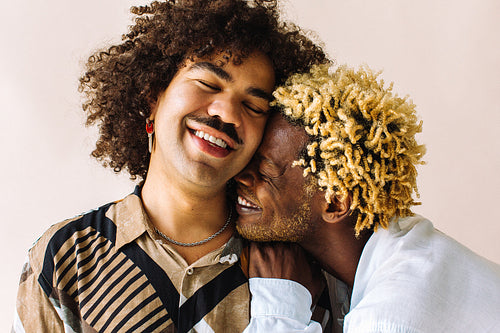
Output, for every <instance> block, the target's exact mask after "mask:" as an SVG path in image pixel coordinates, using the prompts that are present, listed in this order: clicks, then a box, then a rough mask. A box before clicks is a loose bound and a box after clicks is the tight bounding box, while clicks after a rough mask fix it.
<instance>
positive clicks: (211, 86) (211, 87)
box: [198, 80, 220, 91]
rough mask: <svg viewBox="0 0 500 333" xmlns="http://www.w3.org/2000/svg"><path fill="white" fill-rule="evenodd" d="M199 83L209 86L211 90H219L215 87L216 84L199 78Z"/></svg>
mask: <svg viewBox="0 0 500 333" xmlns="http://www.w3.org/2000/svg"><path fill="white" fill-rule="evenodd" d="M198 82H199V83H201V84H202V85H204V86H205V87H207V88H209V89H212V90H216V91H219V90H220V88H219V87H217V86H213V85H211V84H209V83H207V82H205V81H201V80H198Z"/></svg>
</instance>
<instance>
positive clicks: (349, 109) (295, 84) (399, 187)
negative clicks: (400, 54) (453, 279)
mask: <svg viewBox="0 0 500 333" xmlns="http://www.w3.org/2000/svg"><path fill="white" fill-rule="evenodd" d="M379 75H380V72H379V73H375V72H373V71H371V70H370V69H369V68H367V67H361V68H360V69H358V70H354V69H352V68H349V67H347V66H340V67H338V68H337V69H332V68H331V67H329V65H316V66H313V68H312V69H311V71H310V72H309V73H305V74H295V75H292V76H291V77H290V78H289V79H288V80H287V82H286V83H285V85H283V86H281V87H279V88H278V89H277V90H276V91H275V92H274V97H275V98H276V101H275V102H274V103H276V104H277V105H278V106H280V107H281V109H282V112H283V113H284V114H285V116H286V117H288V118H289V119H291V120H292V121H293V122H299V123H300V124H302V125H303V126H304V128H305V130H306V132H307V133H308V135H309V136H310V138H311V140H310V142H309V144H308V145H307V149H306V150H307V153H306V154H304V155H305V156H303V158H301V159H300V160H298V161H295V162H294V165H300V166H302V167H304V177H305V176H307V175H313V176H314V177H315V178H316V179H317V182H318V185H319V187H320V188H321V189H322V190H324V191H325V198H326V200H327V201H328V202H331V198H332V196H333V195H335V196H338V197H340V198H341V200H345V199H346V198H347V197H348V196H349V194H351V195H352V203H351V206H350V209H351V212H352V213H357V221H356V225H355V232H356V235H359V233H360V231H362V230H363V229H374V230H375V231H376V230H377V228H378V227H379V226H381V227H383V228H387V226H388V224H389V221H390V219H391V218H392V217H393V216H399V217H405V216H409V215H413V213H412V211H411V207H412V206H413V205H417V204H419V203H418V202H415V201H414V196H416V197H417V198H418V197H419V194H418V189H417V183H416V177H417V170H416V165H418V164H423V163H424V162H422V161H421V158H422V156H423V155H424V153H425V147H424V146H423V145H419V144H418V143H417V141H416V140H415V135H416V134H417V133H419V132H421V131H422V121H419V120H418V118H417V115H416V112H415V105H414V104H413V103H412V102H411V101H410V100H408V98H407V97H404V98H401V97H399V96H398V95H397V94H395V93H393V92H392V89H393V84H392V83H391V84H390V85H389V86H388V87H384V81H383V80H381V79H378V77H379Z"/></svg>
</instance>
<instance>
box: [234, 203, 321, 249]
mask: <svg viewBox="0 0 500 333" xmlns="http://www.w3.org/2000/svg"><path fill="white" fill-rule="evenodd" d="M311 215H312V214H311V205H310V200H309V198H306V200H305V201H304V202H303V203H302V204H301V205H300V206H299V207H297V209H295V210H294V211H293V212H292V213H291V214H287V216H277V215H276V214H273V216H272V217H271V218H270V221H269V223H253V224H251V225H242V226H240V225H237V226H236V230H237V231H238V232H239V233H240V235H241V236H243V237H244V238H246V239H249V240H251V241H255V242H274V241H276V242H301V241H302V240H304V239H305V238H307V237H308V236H309V235H311V234H312V233H313V230H314V224H313V223H312V221H311Z"/></svg>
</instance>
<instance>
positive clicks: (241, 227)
mask: <svg viewBox="0 0 500 333" xmlns="http://www.w3.org/2000/svg"><path fill="white" fill-rule="evenodd" d="M236 230H237V231H238V233H239V234H240V235H241V236H242V237H243V238H245V239H248V240H251V241H253V242H300V241H301V240H302V239H303V236H302V235H299V234H296V233H288V232H286V231H285V230H282V232H276V230H274V229H273V228H271V227H269V226H267V225H258V224H257V225H256V224H250V225H248V224H247V225H245V224H240V223H239V222H237V225H236Z"/></svg>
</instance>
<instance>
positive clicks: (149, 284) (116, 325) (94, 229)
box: [13, 187, 250, 332]
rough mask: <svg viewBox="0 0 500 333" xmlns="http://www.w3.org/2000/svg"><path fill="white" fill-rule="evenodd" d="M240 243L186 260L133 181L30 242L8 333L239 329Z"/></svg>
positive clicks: (244, 292)
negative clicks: (130, 189) (162, 233)
mask: <svg viewBox="0 0 500 333" xmlns="http://www.w3.org/2000/svg"><path fill="white" fill-rule="evenodd" d="M241 248H242V242H241V240H240V239H239V238H236V237H233V238H231V240H230V241H229V242H228V243H227V244H226V245H225V246H224V247H222V248H220V249H218V250H215V251H212V252H211V253H209V254H207V255H205V256H204V257H203V258H201V259H199V260H197V261H196V262H195V263H193V264H192V265H189V266H188V265H187V264H186V262H185V261H184V259H183V258H182V257H180V255H179V254H178V253H177V252H176V251H174V250H173V249H172V248H171V246H169V245H168V244H165V243H162V242H161V239H159V237H158V236H157V235H156V233H155V232H153V226H152V224H151V222H150V221H149V219H148V217H147V215H146V213H145V211H144V208H143V205H142V201H141V199H140V188H138V187H137V188H136V190H135V191H134V193H132V194H131V195H129V196H127V197H125V198H124V199H123V200H120V201H117V202H113V203H110V204H107V205H105V206H102V207H100V208H98V209H96V210H94V211H91V212H88V213H85V214H83V215H81V216H78V217H76V218H73V219H70V220H66V221H64V222H61V223H59V224H56V225H54V226H52V227H51V228H50V229H49V230H48V231H47V232H45V233H44V234H43V235H42V237H41V238H40V239H39V240H38V241H37V242H36V243H35V245H34V246H33V247H32V248H31V249H30V251H29V253H28V259H27V262H26V264H25V266H24V268H23V272H22V275H21V281H20V285H19V291H18V298H17V306H16V310H17V311H16V318H15V321H14V324H13V332H189V331H191V332H241V331H243V330H244V329H245V327H246V326H247V324H248V322H249V298H250V296H249V290H248V282H247V278H246V277H245V275H244V273H243V271H242V269H241V265H240V264H239V255H240V253H241Z"/></svg>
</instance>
